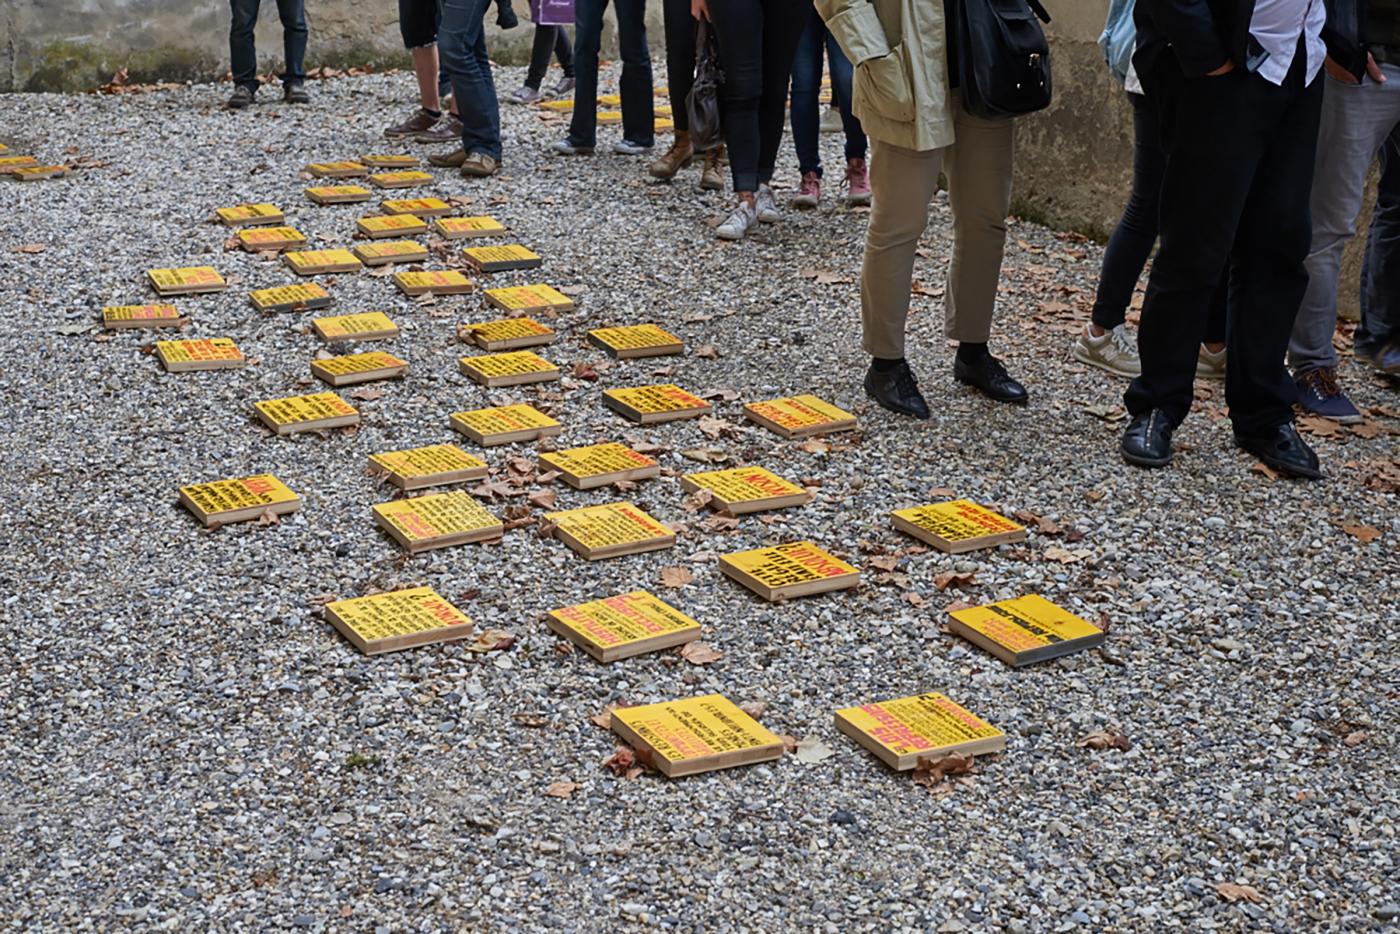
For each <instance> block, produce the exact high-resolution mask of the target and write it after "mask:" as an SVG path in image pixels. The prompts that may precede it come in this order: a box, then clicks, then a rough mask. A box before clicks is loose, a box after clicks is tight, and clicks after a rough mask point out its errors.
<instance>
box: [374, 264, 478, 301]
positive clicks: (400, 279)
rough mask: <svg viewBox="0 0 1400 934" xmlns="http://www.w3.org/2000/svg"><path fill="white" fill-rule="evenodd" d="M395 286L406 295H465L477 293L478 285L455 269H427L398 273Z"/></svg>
mask: <svg viewBox="0 0 1400 934" xmlns="http://www.w3.org/2000/svg"><path fill="white" fill-rule="evenodd" d="M394 285H396V286H398V287H399V291H400V292H402V293H403V294H405V295H413V296H417V295H426V294H427V293H429V292H431V293H433V294H434V295H465V294H466V293H467V292H475V291H476V283H474V282H472V280H470V279H468V278H467V277H466V276H464V275H462V274H461V273H460V272H457V271H456V270H455V269H426V270H423V271H421V272H396V273H394Z"/></svg>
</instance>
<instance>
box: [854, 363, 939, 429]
mask: <svg viewBox="0 0 1400 934" xmlns="http://www.w3.org/2000/svg"><path fill="white" fill-rule="evenodd" d="M865 394H866V395H868V396H869V397H870V398H872V399H874V400H875V401H876V402H878V403H880V405H882V406H884V407H885V408H887V409H889V410H890V411H891V412H897V413H898V414H900V415H908V416H911V417H913V418H928V403H927V402H925V401H924V397H923V395H922V394H921V393H920V392H919V384H918V383H917V382H915V380H914V373H913V371H912V370H910V369H909V364H908V363H905V362H904V361H903V360H901V361H899V366H897V367H895V368H894V369H892V370H883V371H881V370H877V369H875V366H874V364H871V367H870V369H869V370H867V371H866V374H865Z"/></svg>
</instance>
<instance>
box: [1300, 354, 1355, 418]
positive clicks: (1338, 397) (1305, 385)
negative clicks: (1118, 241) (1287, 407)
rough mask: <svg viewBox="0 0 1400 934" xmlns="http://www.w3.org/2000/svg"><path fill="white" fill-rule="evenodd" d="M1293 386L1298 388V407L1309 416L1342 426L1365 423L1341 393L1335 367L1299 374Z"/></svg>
mask: <svg viewBox="0 0 1400 934" xmlns="http://www.w3.org/2000/svg"><path fill="white" fill-rule="evenodd" d="M1294 385H1295V386H1297V388H1298V407H1299V408H1301V409H1302V410H1303V411H1304V412H1307V413H1308V414H1309V415H1320V416H1322V417H1323V418H1327V419H1331V420H1332V421H1334V422H1340V423H1341V424H1343V425H1359V424H1361V423H1362V422H1364V421H1365V419H1364V418H1362V416H1361V412H1360V410H1358V409H1357V407H1356V406H1355V405H1353V404H1352V402H1351V400H1350V399H1348V398H1347V395H1346V393H1344V392H1342V387H1341V385H1340V384H1339V383H1338V382H1337V370H1336V368H1335V367H1330V366H1327V367H1321V368H1319V369H1316V370H1308V371H1307V372H1306V373H1300V374H1299V375H1298V378H1297V379H1296V380H1294Z"/></svg>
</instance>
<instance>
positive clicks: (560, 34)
mask: <svg viewBox="0 0 1400 934" xmlns="http://www.w3.org/2000/svg"><path fill="white" fill-rule="evenodd" d="M554 59H555V61H557V62H558V63H559V67H560V68H561V69H563V71H564V77H565V78H572V77H573V76H574V47H573V45H572V44H571V43H570V42H569V31H568V30H567V29H565V28H564V27H563V26H555V27H554Z"/></svg>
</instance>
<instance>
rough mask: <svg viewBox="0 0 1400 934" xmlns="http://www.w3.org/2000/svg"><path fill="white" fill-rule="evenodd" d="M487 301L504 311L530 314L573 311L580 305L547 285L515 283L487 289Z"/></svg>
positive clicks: (485, 293)
mask: <svg viewBox="0 0 1400 934" xmlns="http://www.w3.org/2000/svg"><path fill="white" fill-rule="evenodd" d="M482 294H483V295H484V296H485V297H486V301H487V302H489V303H490V304H492V305H495V306H496V307H497V308H499V309H501V310H502V311H511V312H515V313H517V314H522V315H528V314H534V313H535V312H552V313H558V312H561V311H572V310H574V309H575V308H577V307H578V305H576V304H574V300H573V299H572V298H569V296H567V295H565V294H564V293H563V292H560V291H557V290H556V289H552V288H550V287H549V286H547V285H513V286H510V287H509V288H504V289H487V290H486V291H485V292H484V293H482Z"/></svg>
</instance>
